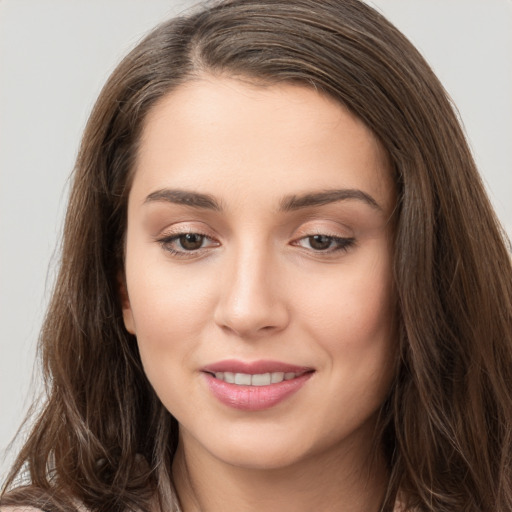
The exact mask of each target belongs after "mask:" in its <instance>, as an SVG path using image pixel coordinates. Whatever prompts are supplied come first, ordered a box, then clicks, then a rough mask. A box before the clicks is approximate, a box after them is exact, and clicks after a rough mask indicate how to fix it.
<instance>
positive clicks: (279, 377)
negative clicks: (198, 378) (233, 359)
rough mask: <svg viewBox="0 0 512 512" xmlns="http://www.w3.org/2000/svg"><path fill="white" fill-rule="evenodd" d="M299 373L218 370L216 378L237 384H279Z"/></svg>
mask: <svg viewBox="0 0 512 512" xmlns="http://www.w3.org/2000/svg"><path fill="white" fill-rule="evenodd" d="M298 375H299V374H298V373H295V372H272V373H256V374H253V375H251V374H250V373H233V372H216V373H215V378H216V379H219V380H222V381H224V382H227V383H229V384H235V385H237V386H269V385H270V384H279V382H283V380H292V379H295V378H296V377H297V376H298Z"/></svg>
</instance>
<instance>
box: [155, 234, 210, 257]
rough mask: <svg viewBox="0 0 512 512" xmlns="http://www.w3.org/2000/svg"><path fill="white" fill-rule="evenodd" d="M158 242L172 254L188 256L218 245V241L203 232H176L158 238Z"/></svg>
mask: <svg viewBox="0 0 512 512" xmlns="http://www.w3.org/2000/svg"><path fill="white" fill-rule="evenodd" d="M157 241H158V243H159V244H160V245H161V246H162V247H163V249H165V250H166V251H168V252H170V253H171V254H174V255H177V256H188V255H193V254H194V253H198V252H200V251H201V250H202V249H206V248H208V247H212V246H218V245H219V244H218V242H216V241H215V240H213V239H212V238H210V237H208V236H207V235H204V234H202V233H193V232H187V233H176V234H172V235H169V236H164V237H162V238H160V239H158V240H157Z"/></svg>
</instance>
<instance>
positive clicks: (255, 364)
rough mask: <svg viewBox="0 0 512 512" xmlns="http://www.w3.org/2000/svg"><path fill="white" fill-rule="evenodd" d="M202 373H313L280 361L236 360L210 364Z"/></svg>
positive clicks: (306, 368) (304, 367) (305, 367)
mask: <svg viewBox="0 0 512 512" xmlns="http://www.w3.org/2000/svg"><path fill="white" fill-rule="evenodd" d="M202 371H203V372H207V373H218V372H233V373H247V374H250V375H257V374H262V373H274V372H284V373H297V374H301V373H306V372H310V371H313V368H311V367H308V366H298V365H295V364H289V363H284V362H281V361H270V360H260V361H239V360H237V359H225V360H223V361H218V362H216V363H212V364H209V365H207V366H205V367H203V368H202Z"/></svg>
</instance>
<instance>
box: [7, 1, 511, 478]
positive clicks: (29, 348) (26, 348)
mask: <svg viewBox="0 0 512 512" xmlns="http://www.w3.org/2000/svg"><path fill="white" fill-rule="evenodd" d="M194 3H195V2H191V1H187V0H180V1H176V0H174V1H172V0H166V1H164V0H44V1H42V0H0V418H1V421H0V481H1V480H2V479H3V478H2V477H3V476H4V475H5V471H6V468H7V467H8V465H9V464H10V462H11V461H12V458H13V454H14V452H15V449H14V450H11V451H10V452H6V447H7V445H8V443H9V442H10V440H11V438H12V437H13V435H14V434H15V432H16V429H17V427H18V426H19V424H20V422H21V420H22V418H23V416H24V413H25V411H26V409H27V407H28V406H29V404H30V401H31V398H32V397H33V395H34V394H37V393H38V392H39V391H40V389H41V383H40V379H39V375H38V371H37V365H35V363H34V361H35V347H36V341H37V337H38V331H39V328H40V325H41V321H42V317H43V314H44V310H45V307H46V304H47V301H48V297H49V295H50V292H51V287H52V283H53V280H54V276H55V271H56V267H57V263H58V241H59V234H60V230H61V227H62V219H63V212H64V209H65V204H66V197H67V186H68V182H67V178H68V175H69V173H70V171H71V169H72V167H73V162H74V159H75V156H76V152H77V148H78V144H79V140H80V136H81V132H82V130H83V128H84V125H85V122H86V119H87V116H88V114H89V111H90V109H91V107H92V105H93V103H94V100H95V98H96V96H97V95H98V93H99V91H100V88H101V86H102V85H103V83H104V81H105V80H106V78H107V76H108V75H109V73H110V72H111V71H112V70H113V68H114V66H115V65H116V63H117V62H118V61H119V60H120V58H121V57H122V56H123V55H124V54H126V53H127V51H128V50H129V49H130V48H132V47H133V46H134V45H135V44H136V43H137V41H138V40H140V38H141V37H142V35H143V34H144V33H146V32H147V31H148V30H149V29H150V28H151V27H153V26H154V25H155V24H157V23H158V22H160V21H162V20H164V19H166V18H168V17H170V16H171V15H173V14H174V13H177V12H180V11H182V10H184V9H185V8H187V7H188V6H190V5H193V4H194ZM368 3H370V4H371V5H373V6H375V7H376V8H377V9H378V10H380V11H381V12H382V13H384V14H385V15H386V16H387V17H388V18H389V19H390V20H391V21H392V22H393V23H395V24H396V25H397V26H398V28H399V29H401V30H402V31H403V32H404V33H405V34H406V35H407V36H408V37H409V38H410V39H411V40H412V42H413V43H414V44H415V45H416V46H417V47H418V48H419V50H420V51H421V52H422V53H423V55H424V56H425V57H426V58H427V60H428V61H429V63H430V64H431V65H432V67H433V69H434V71H435V72H436V73H437V74H438V76H439V77H440V78H441V81H442V82H443V83H444V85H445V87H446V89H447V91H448V92H449V94H450V95H451V97H452V98H453V100H454V102H455V104H456V105H457V107H458V109H459V111H460V115H461V118H462V121H463V123H464V126H465V129H466V132H467V135H468V139H469V141H470V144H471V147H472V149H473V152H474V154H475V157H476V160H477V163H478V164H479V167H480V170H481V173H482V175H483V178H484V180H485V183H486V185H487V186H488V190H489V194H490V196H491V199H492V201H493V203H494V205H495V208H496V210H497V212H498V215H499V217H500V218H501V221H502V222H503V224H504V226H505V228H506V230H507V232H508V234H509V236H510V235H511V234H512V1H511V0H374V1H368ZM4 453H7V455H5V456H4Z"/></svg>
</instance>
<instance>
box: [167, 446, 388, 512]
mask: <svg viewBox="0 0 512 512" xmlns="http://www.w3.org/2000/svg"><path fill="white" fill-rule="evenodd" d="M340 448H341V447H340ZM352 448H353V447H350V448H349V449H346V448H345V449H340V451H336V450H332V449H330V450H329V451H328V452H326V453H322V454H315V455H312V456H311V457H309V458H306V459H305V460H301V461H300V462H297V463H294V464H292V465H289V466H286V467H278V468H249V467H240V466H234V465H231V464H227V463H224V462H223V461H219V460H218V459H217V458H215V457H213V456H211V457H205V456H204V453H202V454H201V456H199V457H198V456H197V455H198V454H197V453H196V450H195V449H194V446H193V444H192V443H190V442H187V443H183V440H182V439H180V444H179V446H178V450H177V453H176V456H175V459H174V462H173V475H174V482H175V486H176V491H177V493H178V496H179V498H180V502H181V508H182V512H224V511H226V510H237V511H240V512H256V511H258V512H260V511H261V510H265V511H266V512H288V511H290V512H292V511H293V512H310V511H311V510H322V511H325V512H328V511H333V512H334V511H336V512H378V511H379V510H380V507H381V504H382V501H383V498H384V495H385V490H386V483H387V478H388V475H387V470H386V465H385V462H384V459H383V457H382V455H381V454H380V453H379V454H375V453H374V454H372V453H371V452H369V450H368V449H367V452H366V453H365V456H363V457H361V450H360V449H356V450H353V449H352Z"/></svg>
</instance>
